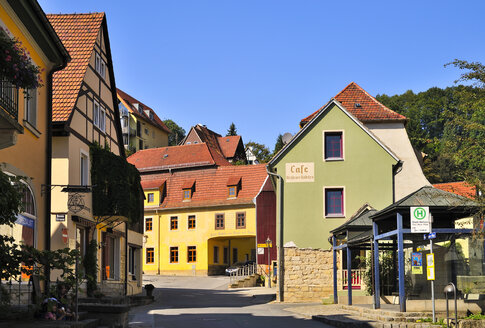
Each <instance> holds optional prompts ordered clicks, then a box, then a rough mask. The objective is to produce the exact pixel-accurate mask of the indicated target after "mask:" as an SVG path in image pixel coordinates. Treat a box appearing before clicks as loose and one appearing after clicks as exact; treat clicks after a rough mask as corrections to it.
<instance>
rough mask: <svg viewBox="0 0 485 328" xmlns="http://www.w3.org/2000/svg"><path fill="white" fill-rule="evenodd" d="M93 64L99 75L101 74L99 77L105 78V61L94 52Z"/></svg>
mask: <svg viewBox="0 0 485 328" xmlns="http://www.w3.org/2000/svg"><path fill="white" fill-rule="evenodd" d="M94 65H95V69H96V72H98V73H99V75H101V77H102V78H103V79H105V78H106V63H105V62H104V60H103V59H102V58H101V56H100V55H99V54H96V57H95V60H94Z"/></svg>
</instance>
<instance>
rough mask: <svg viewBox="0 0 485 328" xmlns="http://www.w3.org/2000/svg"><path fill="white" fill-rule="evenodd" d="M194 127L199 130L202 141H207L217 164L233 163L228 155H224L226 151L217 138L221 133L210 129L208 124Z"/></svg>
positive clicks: (198, 133)
mask: <svg viewBox="0 0 485 328" xmlns="http://www.w3.org/2000/svg"><path fill="white" fill-rule="evenodd" d="M193 128H194V129H195V131H196V132H197V135H198V136H199V138H200V140H201V142H205V143H206V144H207V146H208V147H209V150H210V152H211V155H212V157H213V158H214V161H215V162H216V163H217V165H231V163H229V162H228V161H227V160H226V157H225V156H224V153H223V152H222V149H221V147H220V145H219V141H218V140H217V139H218V138H219V137H220V136H221V135H220V134H218V133H216V132H214V131H212V130H209V129H208V128H207V127H206V126H204V125H200V124H197V125H196V126H194V127H193Z"/></svg>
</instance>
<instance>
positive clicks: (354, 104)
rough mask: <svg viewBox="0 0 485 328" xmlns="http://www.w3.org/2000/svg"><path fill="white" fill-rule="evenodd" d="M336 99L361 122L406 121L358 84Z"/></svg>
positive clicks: (344, 91)
mask: <svg viewBox="0 0 485 328" xmlns="http://www.w3.org/2000/svg"><path fill="white" fill-rule="evenodd" d="M335 99H336V100H337V101H338V102H340V103H341V104H342V105H343V106H344V107H345V109H347V110H348V111H349V112H350V113H352V115H354V116H355V117H356V118H357V119H358V120H359V121H361V122H373V121H406V117H405V116H403V115H401V114H398V113H396V112H394V111H393V110H391V109H389V108H387V107H386V106H384V105H383V104H381V103H380V102H378V101H377V100H376V98H374V97H372V96H371V95H370V94H368V93H367V91H365V90H364V89H362V88H361V87H360V86H359V85H358V84H357V83H355V82H351V83H350V84H349V85H347V86H346V87H345V88H344V89H343V90H342V91H340V92H339V93H338V94H337V95H336V96H335ZM324 107H325V106H323V107H321V108H319V109H318V110H317V111H316V112H314V113H312V114H311V115H309V116H307V117H305V118H304V119H302V120H301V122H300V126H302V127H303V126H304V125H305V124H306V123H308V122H309V121H311V119H312V118H313V117H315V115H317V113H318V112H319V111H320V110H322V109H323V108H324Z"/></svg>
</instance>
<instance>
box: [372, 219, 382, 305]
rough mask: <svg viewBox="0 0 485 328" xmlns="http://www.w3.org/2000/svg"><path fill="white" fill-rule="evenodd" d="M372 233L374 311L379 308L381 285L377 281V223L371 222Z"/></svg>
mask: <svg viewBox="0 0 485 328" xmlns="http://www.w3.org/2000/svg"><path fill="white" fill-rule="evenodd" d="M372 231H373V234H374V240H373V241H372V242H373V243H374V299H375V305H376V309H380V308H381V287H380V286H381V283H380V281H379V280H380V279H379V240H378V239H376V236H377V233H378V232H379V230H378V226H377V222H372Z"/></svg>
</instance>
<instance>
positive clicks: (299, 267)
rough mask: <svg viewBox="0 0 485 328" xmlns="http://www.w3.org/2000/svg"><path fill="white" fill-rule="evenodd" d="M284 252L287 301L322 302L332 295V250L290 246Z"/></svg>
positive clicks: (285, 300)
mask: <svg viewBox="0 0 485 328" xmlns="http://www.w3.org/2000/svg"><path fill="white" fill-rule="evenodd" d="M284 252H285V258H284V268H285V269H284V271H285V272H284V279H283V283H284V294H283V301H284V302H294V303H301V302H321V301H322V299H323V298H327V297H333V272H332V270H333V258H332V251H331V250H321V249H311V248H296V247H287V248H285V251H284ZM278 299H279V297H278Z"/></svg>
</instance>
